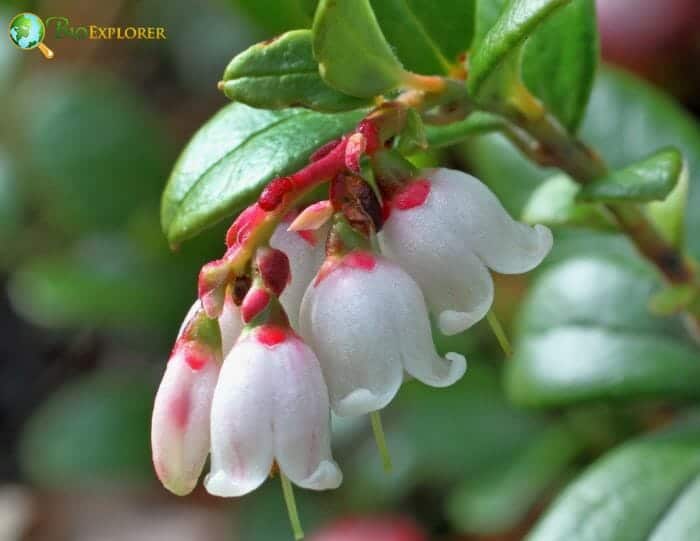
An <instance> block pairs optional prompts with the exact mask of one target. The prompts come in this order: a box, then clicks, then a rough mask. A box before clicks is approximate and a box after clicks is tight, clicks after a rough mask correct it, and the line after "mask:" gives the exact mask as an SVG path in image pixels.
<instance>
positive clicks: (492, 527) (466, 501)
mask: <svg viewBox="0 0 700 541" xmlns="http://www.w3.org/2000/svg"><path fill="white" fill-rule="evenodd" d="M582 448H583V442H582V441H581V438H580V436H579V435H577V434H576V433H575V432H574V431H573V430H571V428H569V427H568V426H566V425H565V424H563V423H562V424H557V425H553V426H551V427H548V428H546V429H545V430H543V431H542V432H541V433H539V434H536V435H535V436H534V437H533V438H532V439H531V440H530V442H529V443H528V445H527V446H526V447H525V448H524V449H523V450H522V451H521V452H519V453H518V454H516V455H515V456H514V457H513V458H512V459H510V460H509V461H508V462H507V463H506V464H503V465H499V466H498V467H496V468H495V469H494V470H493V471H492V470H487V472H486V473H484V474H482V475H478V476H477V477H476V479H474V478H468V479H467V480H466V481H465V482H463V483H462V484H461V485H460V486H459V487H458V488H457V489H456V490H455V491H453V492H452V494H450V496H449V497H448V502H447V509H448V511H447V512H448V516H449V518H450V521H451V522H452V524H454V525H455V527H456V528H457V529H458V530H459V531H462V532H465V533H476V534H494V533H499V532H503V531H506V530H509V529H510V528H513V527H514V526H516V525H517V523H518V522H519V521H520V520H522V518H523V517H524V516H525V514H526V513H527V512H528V511H529V510H530V508H531V507H532V506H533V505H534V504H535V503H536V502H537V500H538V499H539V498H540V497H541V496H542V493H543V492H544V491H545V490H547V489H550V488H552V486H553V485H554V484H555V482H556V481H557V480H558V479H560V478H561V477H562V476H563V475H564V474H565V473H566V472H567V470H568V469H569V468H570V466H571V463H572V461H573V460H574V459H575V458H576V457H577V456H578V455H579V454H580V453H581V451H582Z"/></svg>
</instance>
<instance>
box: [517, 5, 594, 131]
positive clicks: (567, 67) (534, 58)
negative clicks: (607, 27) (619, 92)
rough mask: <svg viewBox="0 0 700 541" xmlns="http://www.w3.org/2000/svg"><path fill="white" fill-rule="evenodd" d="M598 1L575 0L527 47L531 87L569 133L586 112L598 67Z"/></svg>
mask: <svg viewBox="0 0 700 541" xmlns="http://www.w3.org/2000/svg"><path fill="white" fill-rule="evenodd" d="M594 4H595V2H594V0H573V1H572V2H571V3H570V4H569V5H567V6H564V7H563V8H562V9H560V10H559V11H557V12H556V13H554V15H552V16H551V17H550V18H549V19H548V20H546V21H545V22H544V23H542V25H540V26H539V27H538V28H537V31H536V32H535V33H534V34H533V35H532V37H531V38H530V39H529V40H528V41H527V43H526V44H525V51H524V55H523V59H522V62H523V63H522V75H523V80H524V81H525V84H526V85H527V87H528V88H529V89H530V90H531V91H532V92H533V93H534V94H535V95H536V96H537V97H538V98H540V99H541V100H542V101H543V102H544V104H545V106H546V107H547V109H548V110H549V111H551V112H552V113H553V114H554V115H555V116H556V117H557V118H558V119H559V120H560V121H561V122H562V124H564V126H566V127H567V128H568V129H569V130H571V131H575V130H576V128H577V127H578V126H579V124H580V122H581V120H582V118H583V113H584V112H585V110H586V105H587V104H588V99H589V97H590V94H591V90H592V89H593V80H594V78H595V73H596V67H597V64H598V54H599V51H598V48H599V47H598V32H597V26H596V18H595V5H594Z"/></svg>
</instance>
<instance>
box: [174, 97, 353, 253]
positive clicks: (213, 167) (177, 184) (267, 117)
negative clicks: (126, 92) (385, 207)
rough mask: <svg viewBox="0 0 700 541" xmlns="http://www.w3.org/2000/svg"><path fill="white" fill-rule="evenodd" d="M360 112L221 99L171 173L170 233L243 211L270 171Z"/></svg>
mask: <svg viewBox="0 0 700 541" xmlns="http://www.w3.org/2000/svg"><path fill="white" fill-rule="evenodd" d="M360 118H362V112H358V111H352V112H348V113H340V114H336V115H326V114H322V113H317V112H314V111H308V110H304V109H285V110H282V111H264V110H261V109H253V108H251V107H248V106H246V105H243V104H240V103H233V104H231V105H228V106H226V107H224V108H223V109H222V110H221V111H219V112H218V113H217V114H216V115H214V117H212V118H211V119H210V120H209V121H208V122H207V123H206V124H205V125H204V126H202V127H201V128H200V129H199V131H198V132H197V133H196V134H195V135H194V137H193V138H192V139H191V140H190V142H189V143H188V145H187V146H186V147H185V149H184V150H183V151H182V154H181V155H180V158H179V159H178V161H177V163H176V164H175V167H174V169H173V172H172V173H171V175H170V179H169V180H168V185H167V186H166V188H165V192H164V193H163V201H162V207H161V219H162V223H163V230H164V231H165V233H166V236H167V237H168V240H169V241H170V243H171V244H178V243H180V242H182V241H183V240H185V239H188V238H190V237H193V236H194V235H196V234H197V233H199V232H200V231H202V230H203V229H205V228H207V227H210V226H211V225H213V224H215V223H216V222H218V221H219V220H221V219H223V218H226V217H229V216H231V215H233V214H234V213H235V212H237V211H240V210H241V209H242V208H243V207H245V206H246V205H248V204H249V203H251V202H252V201H254V200H255V198H256V197H257V195H258V194H259V192H260V190H262V188H263V186H264V185H265V183H267V182H268V181H269V180H270V179H272V178H274V177H276V176H279V175H283V174H286V173H289V172H292V171H294V170H296V169H299V168H301V167H302V166H303V165H304V164H305V163H306V161H307V160H308V157H309V155H310V154H311V153H312V152H313V151H314V150H316V149H317V148H318V147H319V146H321V145H322V144H324V143H326V142H327V141H329V140H331V139H334V138H336V137H338V136H340V135H341V134H343V133H344V132H346V131H348V130H350V129H351V128H352V127H353V126H354V125H355V124H356V123H357V122H358V121H359V120H360Z"/></svg>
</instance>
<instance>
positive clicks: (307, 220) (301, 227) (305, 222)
mask: <svg viewBox="0 0 700 541" xmlns="http://www.w3.org/2000/svg"><path fill="white" fill-rule="evenodd" d="M333 212H334V209H333V205H332V204H331V202H330V201H328V200H324V201H319V202H318V203H313V204H311V205H309V206H308V207H306V208H305V209H304V210H302V211H301V213H300V214H299V216H297V217H296V218H294V221H292V223H291V224H289V227H288V228H287V231H297V232H298V231H310V230H311V231H315V230H316V229H318V228H320V227H321V226H323V225H324V224H325V223H326V222H327V221H328V220H330V219H331V216H333Z"/></svg>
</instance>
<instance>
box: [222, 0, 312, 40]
mask: <svg viewBox="0 0 700 541" xmlns="http://www.w3.org/2000/svg"><path fill="white" fill-rule="evenodd" d="M234 4H236V5H237V6H238V7H239V8H240V9H241V10H242V11H243V12H244V13H245V14H246V15H247V16H248V17H249V18H251V19H252V20H253V21H254V22H255V23H257V24H258V25H259V26H260V27H261V28H262V29H263V30H265V31H267V32H270V33H272V34H280V33H282V32H286V31H287V30H290V29H291V28H308V27H309V26H311V23H312V22H313V17H314V10H315V9H316V0H234Z"/></svg>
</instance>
